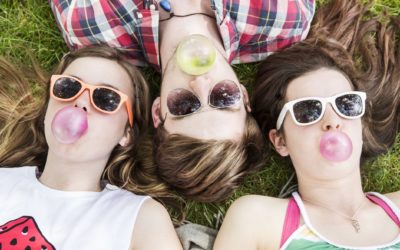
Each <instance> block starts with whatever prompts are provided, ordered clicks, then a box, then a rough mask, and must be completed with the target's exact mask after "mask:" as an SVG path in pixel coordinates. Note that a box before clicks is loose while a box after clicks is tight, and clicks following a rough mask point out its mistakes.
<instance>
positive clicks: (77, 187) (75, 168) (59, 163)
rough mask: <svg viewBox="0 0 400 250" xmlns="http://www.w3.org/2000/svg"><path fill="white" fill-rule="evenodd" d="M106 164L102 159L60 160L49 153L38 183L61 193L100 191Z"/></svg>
mask: <svg viewBox="0 0 400 250" xmlns="http://www.w3.org/2000/svg"><path fill="white" fill-rule="evenodd" d="M106 163H107V160H104V159H99V160H97V161H91V162H75V161H71V160H66V159H62V158H61V157H58V156H56V155H55V154H54V153H52V152H51V151H49V153H48V155H47V160H46V164H45V167H44V171H43V173H42V175H41V176H40V178H39V181H40V182H41V183H43V184H44V185H46V186H48V187H50V188H54V189H58V190H63V191H100V190H101V186H100V178H101V175H102V172H103V169H104V167H105V165H106ZM99 166H100V167H99Z"/></svg>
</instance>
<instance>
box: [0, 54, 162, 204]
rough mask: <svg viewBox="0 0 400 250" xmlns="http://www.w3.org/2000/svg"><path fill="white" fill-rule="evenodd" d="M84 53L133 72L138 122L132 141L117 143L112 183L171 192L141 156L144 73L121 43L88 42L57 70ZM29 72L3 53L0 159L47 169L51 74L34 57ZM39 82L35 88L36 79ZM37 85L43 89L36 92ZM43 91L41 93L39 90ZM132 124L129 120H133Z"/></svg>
mask: <svg viewBox="0 0 400 250" xmlns="http://www.w3.org/2000/svg"><path fill="white" fill-rule="evenodd" d="M81 57H101V58H105V59H109V60H112V61H115V62H117V63H118V64H119V65H120V66H121V67H123V68H124V69H125V71H126V72H127V73H128V75H129V77H130V79H131V81H132V84H133V86H134V96H133V97H132V105H133V107H132V110H133V116H134V125H133V128H132V129H130V130H129V131H130V132H129V136H130V137H131V138H130V139H131V140H130V142H131V143H130V144H129V145H128V146H125V147H121V146H119V145H117V146H116V147H115V148H114V150H113V152H112V154H111V156H110V158H109V160H108V162H107V164H106V167H105V169H104V172H103V178H104V179H106V180H107V181H108V182H109V183H111V184H113V185H117V186H119V187H121V188H124V189H126V190H128V191H132V192H135V193H140V194H148V195H152V196H155V197H164V196H166V197H168V196H170V192H169V190H168V187H167V185H165V184H163V182H162V181H161V180H160V179H159V178H158V177H157V176H156V175H155V174H154V172H155V171H153V170H152V169H148V168H146V167H144V166H142V165H140V164H138V162H137V160H136V156H137V149H138V147H139V144H140V142H141V140H142V137H143V136H144V134H145V133H146V130H147V126H148V122H149V115H150V113H149V112H150V110H149V107H150V94H149V89H148V86H147V84H146V81H145V79H144V78H143V76H142V75H141V73H140V72H139V71H138V70H137V69H136V67H135V66H133V65H132V64H131V63H129V62H128V60H127V59H126V58H125V56H124V54H122V53H121V52H119V51H118V50H117V49H113V48H110V47H106V46H96V47H87V48H84V49H80V50H77V51H74V52H71V53H68V54H66V55H65V56H64V57H63V58H62V59H61V61H60V63H59V65H58V66H57V67H56V69H55V70H54V72H53V74H61V73H62V72H63V71H64V70H65V69H66V68H67V67H68V65H70V64H71V63H72V62H73V61H74V60H76V59H77V58H81ZM33 65H34V67H33V69H34V70H33V71H32V72H28V71H26V70H21V69H20V68H18V67H16V66H14V65H12V64H11V63H9V62H8V61H7V60H5V59H3V58H1V59H0V125H1V126H2V127H1V130H0V165H1V166H6V167H17V166H24V165H31V166H38V167H39V169H40V170H43V168H44V165H45V162H46V157H47V151H48V145H47V143H46V140H45V135H44V115H45V112H46V109H47V104H48V100H49V88H48V86H49V77H46V76H45V74H44V73H43V72H42V71H41V70H40V67H39V66H38V65H37V63H36V62H35V61H33ZM32 84H34V85H33V86H34V88H32V87H31V86H30V85H32ZM33 91H35V92H38V91H39V93H41V94H36V95H34V94H33ZM37 95H39V97H38V96H37ZM127 126H129V125H128V124H127Z"/></svg>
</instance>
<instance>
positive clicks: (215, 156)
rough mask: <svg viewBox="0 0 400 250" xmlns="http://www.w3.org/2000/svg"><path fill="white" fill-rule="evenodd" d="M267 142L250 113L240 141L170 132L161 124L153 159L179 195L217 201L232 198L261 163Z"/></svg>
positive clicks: (160, 174) (161, 173)
mask: <svg viewBox="0 0 400 250" xmlns="http://www.w3.org/2000/svg"><path fill="white" fill-rule="evenodd" d="M263 146H264V141H263V139H262V135H261V131H260V129H259V127H258V125H257V123H256V121H255V120H254V118H253V117H252V116H251V115H250V114H247V117H246V121H245V131H244V133H243V136H242V138H241V140H240V141H234V140H212V139H197V138H193V137H189V136H185V135H180V134H170V133H168V132H167V131H166V130H165V128H164V127H163V126H161V127H159V128H157V130H156V131H155V134H154V138H153V157H154V158H153V160H154V161H155V162H154V164H155V165H157V168H158V174H159V176H160V177H161V179H162V180H164V181H165V182H166V183H168V184H169V185H170V186H171V187H172V188H173V189H174V190H175V191H177V193H178V194H179V195H181V196H183V197H185V198H189V199H192V200H196V201H202V202H217V201H222V200H225V199H226V198H228V196H229V195H230V194H231V193H232V191H233V190H234V189H236V188H237V187H238V186H239V184H240V181H241V180H242V177H244V176H245V175H246V174H248V173H250V172H253V171H255V170H257V169H258V168H259V167H260V166H261V164H262V159H263V158H262V152H263ZM147 158H150V156H148V157H147Z"/></svg>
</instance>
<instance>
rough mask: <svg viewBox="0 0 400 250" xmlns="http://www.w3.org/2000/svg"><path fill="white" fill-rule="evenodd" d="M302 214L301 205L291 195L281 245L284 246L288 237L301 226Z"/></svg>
mask: <svg viewBox="0 0 400 250" xmlns="http://www.w3.org/2000/svg"><path fill="white" fill-rule="evenodd" d="M300 216H301V214H300V209H299V206H298V205H297V202H296V200H295V199H294V198H293V197H291V198H290V199H289V203H288V206H287V209H286V215H285V221H284V223H283V229H282V236H281V242H280V246H279V247H282V246H283V244H285V242H286V241H287V239H288V238H289V237H290V236H291V235H292V234H293V233H294V231H296V230H297V228H299V224H300Z"/></svg>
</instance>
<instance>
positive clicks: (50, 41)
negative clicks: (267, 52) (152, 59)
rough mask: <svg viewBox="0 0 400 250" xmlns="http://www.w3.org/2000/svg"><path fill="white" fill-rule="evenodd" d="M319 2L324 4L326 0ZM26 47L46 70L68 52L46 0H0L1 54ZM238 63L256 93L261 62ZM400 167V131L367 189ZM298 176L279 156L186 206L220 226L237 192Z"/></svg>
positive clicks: (369, 172)
mask: <svg viewBox="0 0 400 250" xmlns="http://www.w3.org/2000/svg"><path fill="white" fill-rule="evenodd" d="M317 2H318V4H319V5H320V4H323V3H324V2H326V0H319V1H317ZM383 9H386V10H387V11H388V12H389V13H390V14H391V15H399V14H400V0H377V1H376V3H375V4H374V6H373V8H372V12H373V13H380V11H382V10H383ZM26 49H28V50H30V51H32V52H33V54H34V55H35V56H36V57H37V58H38V61H39V63H40V64H41V65H42V66H43V67H44V68H45V69H46V70H51V69H52V67H53V66H54V65H55V64H56V63H57V62H58V60H59V59H60V58H61V57H62V55H63V53H64V52H66V51H67V47H66V45H65V43H64V41H63V39H62V37H61V33H60V32H59V30H58V28H57V26H56V23H55V21H54V17H53V15H52V13H51V10H50V7H49V6H48V4H47V1H45V0H25V1H20V0H14V1H10V0H0V55H3V56H7V57H12V58H14V59H15V60H16V61H19V62H22V63H25V62H27V60H26ZM234 68H235V71H236V73H237V74H238V76H239V78H240V80H241V82H243V83H244V84H245V85H246V86H248V87H249V89H250V92H251V84H252V79H254V74H255V70H256V64H247V65H238V66H234ZM144 72H145V75H146V77H147V79H148V80H149V84H150V85H151V89H152V92H153V93H152V94H153V96H156V95H157V92H158V90H159V86H158V84H157V82H159V79H160V78H159V76H158V75H157V74H155V72H154V71H153V70H152V69H149V68H146V69H144ZM399 166H400V135H399V136H398V138H397V141H396V144H395V146H394V147H393V148H392V149H391V150H390V151H389V152H388V153H386V154H385V155H382V156H380V157H378V158H377V159H375V160H373V161H370V162H368V163H367V164H366V166H364V167H363V175H362V177H363V183H364V188H365V190H366V191H370V190H374V191H378V192H383V193H385V192H391V191H396V190H400V178H399V176H400V175H399V174H400V173H399V172H400V168H399ZM294 179H295V178H293V170H292V169H291V167H289V165H288V164H287V162H285V161H284V160H282V159H281V158H280V157H277V156H274V157H272V158H271V159H270V160H269V161H268V162H266V166H265V167H264V168H263V169H262V170H261V171H260V172H258V173H256V174H253V175H251V176H248V177H247V178H246V180H245V184H244V185H242V186H241V187H240V188H239V189H238V190H237V191H236V192H235V193H234V194H233V195H232V196H231V197H229V199H228V200H227V201H226V202H224V203H219V204H203V203H196V202H188V203H187V206H186V208H185V211H186V214H187V219H188V220H190V221H192V222H195V223H199V224H203V225H207V226H210V227H214V228H216V227H218V226H219V224H220V223H221V221H222V218H223V215H224V214H225V212H226V210H227V208H228V207H229V205H230V204H231V203H232V202H233V201H234V200H235V199H237V198H238V197H240V196H242V195H245V194H264V195H272V196H279V195H283V194H284V193H287V192H288V191H290V188H292V187H293V186H294V185H295V180H294ZM285 184H287V186H286V187H285ZM284 187H285V188H284ZM282 190H283V191H282Z"/></svg>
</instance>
